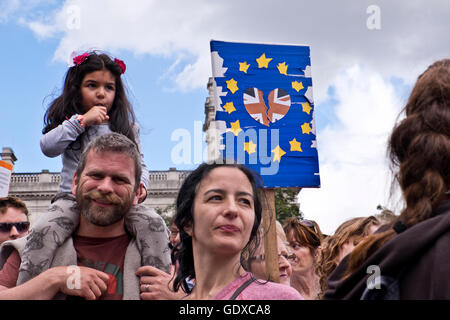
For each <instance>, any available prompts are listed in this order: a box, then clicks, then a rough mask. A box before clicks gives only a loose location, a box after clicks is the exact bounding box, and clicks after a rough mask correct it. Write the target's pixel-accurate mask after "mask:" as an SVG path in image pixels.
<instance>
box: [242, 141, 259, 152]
mask: <svg viewBox="0 0 450 320" xmlns="http://www.w3.org/2000/svg"><path fill="white" fill-rule="evenodd" d="M244 150H245V151H247V152H248V154H252V153H255V152H256V144H255V143H253V141H252V140H250V141H249V142H244Z"/></svg>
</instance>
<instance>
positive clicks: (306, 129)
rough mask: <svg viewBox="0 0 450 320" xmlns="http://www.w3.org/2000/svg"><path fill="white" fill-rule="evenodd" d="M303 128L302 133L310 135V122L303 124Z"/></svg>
mask: <svg viewBox="0 0 450 320" xmlns="http://www.w3.org/2000/svg"><path fill="white" fill-rule="evenodd" d="M301 127H302V133H306V134H309V132H310V131H311V130H312V129H311V127H310V125H309V123H308V122H305V123H304V124H302V125H301Z"/></svg>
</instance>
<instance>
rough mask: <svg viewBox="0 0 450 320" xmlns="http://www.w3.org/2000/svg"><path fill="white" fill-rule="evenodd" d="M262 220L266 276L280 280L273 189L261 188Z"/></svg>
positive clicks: (275, 280)
mask: <svg viewBox="0 0 450 320" xmlns="http://www.w3.org/2000/svg"><path fill="white" fill-rule="evenodd" d="M262 202H263V212H262V222H263V226H264V255H265V259H266V261H265V262H266V276H267V277H268V279H269V280H270V281H273V282H280V270H279V269H278V245H277V232H276V225H275V224H276V211H275V191H274V189H264V190H263V197H262Z"/></svg>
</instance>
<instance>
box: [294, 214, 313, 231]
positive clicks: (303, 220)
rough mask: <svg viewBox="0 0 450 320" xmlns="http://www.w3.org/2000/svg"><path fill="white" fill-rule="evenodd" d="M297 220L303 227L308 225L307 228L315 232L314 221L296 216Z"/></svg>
mask: <svg viewBox="0 0 450 320" xmlns="http://www.w3.org/2000/svg"><path fill="white" fill-rule="evenodd" d="M297 221H298V222H299V223H300V224H302V225H304V226H305V227H308V228H310V229H312V230H313V231H314V232H316V233H317V230H316V226H315V224H314V222H312V221H311V220H306V219H301V218H297Z"/></svg>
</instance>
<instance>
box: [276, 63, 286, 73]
mask: <svg viewBox="0 0 450 320" xmlns="http://www.w3.org/2000/svg"><path fill="white" fill-rule="evenodd" d="M288 66H289V65H288V64H286V62H283V63H279V64H278V65H277V68H278V71H280V73H281V74H284V75H285V76H287V68H288Z"/></svg>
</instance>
